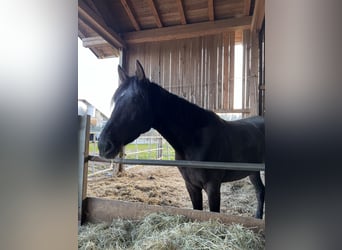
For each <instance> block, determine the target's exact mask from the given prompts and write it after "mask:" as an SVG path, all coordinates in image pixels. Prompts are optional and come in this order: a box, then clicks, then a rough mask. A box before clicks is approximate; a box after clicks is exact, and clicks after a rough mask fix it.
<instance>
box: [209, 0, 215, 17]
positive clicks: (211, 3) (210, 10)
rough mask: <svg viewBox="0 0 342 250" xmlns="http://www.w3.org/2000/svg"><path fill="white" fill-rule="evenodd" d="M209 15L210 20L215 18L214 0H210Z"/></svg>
mask: <svg viewBox="0 0 342 250" xmlns="http://www.w3.org/2000/svg"><path fill="white" fill-rule="evenodd" d="M208 16H209V21H214V20H215V14H214V0H208Z"/></svg>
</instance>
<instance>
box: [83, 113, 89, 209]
mask: <svg viewBox="0 0 342 250" xmlns="http://www.w3.org/2000/svg"><path fill="white" fill-rule="evenodd" d="M86 119H87V121H86V128H85V145H84V158H85V159H87V158H88V155H89V137H90V115H87V118H86ZM87 186H88V161H85V162H84V166H83V184H82V200H84V199H85V198H86V197H87ZM82 203H83V202H82Z"/></svg>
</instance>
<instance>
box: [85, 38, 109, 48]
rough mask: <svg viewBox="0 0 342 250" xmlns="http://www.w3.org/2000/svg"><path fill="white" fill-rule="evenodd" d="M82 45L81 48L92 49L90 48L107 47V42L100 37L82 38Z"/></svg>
mask: <svg viewBox="0 0 342 250" xmlns="http://www.w3.org/2000/svg"><path fill="white" fill-rule="evenodd" d="M82 44H83V47H85V48H92V47H98V46H103V45H108V43H107V41H106V40H105V39H103V38H102V37H101V36H94V37H86V38H83V39H82Z"/></svg>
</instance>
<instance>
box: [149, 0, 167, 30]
mask: <svg viewBox="0 0 342 250" xmlns="http://www.w3.org/2000/svg"><path fill="white" fill-rule="evenodd" d="M147 2H148V5H149V6H150V9H151V10H152V13H153V16H154V19H155V20H156V24H157V26H158V28H161V27H163V24H162V22H161V20H160V17H159V13H158V10H157V8H156V5H155V4H154V1H153V0H148V1H147Z"/></svg>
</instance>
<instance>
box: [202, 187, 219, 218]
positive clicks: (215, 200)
mask: <svg viewBox="0 0 342 250" xmlns="http://www.w3.org/2000/svg"><path fill="white" fill-rule="evenodd" d="M220 188H221V184H220V183H208V184H207V185H206V186H205V191H206V193H207V195H208V201H209V209H210V211H211V212H218V213H219V212H220V203H221V197H220V195H221V193H220Z"/></svg>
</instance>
